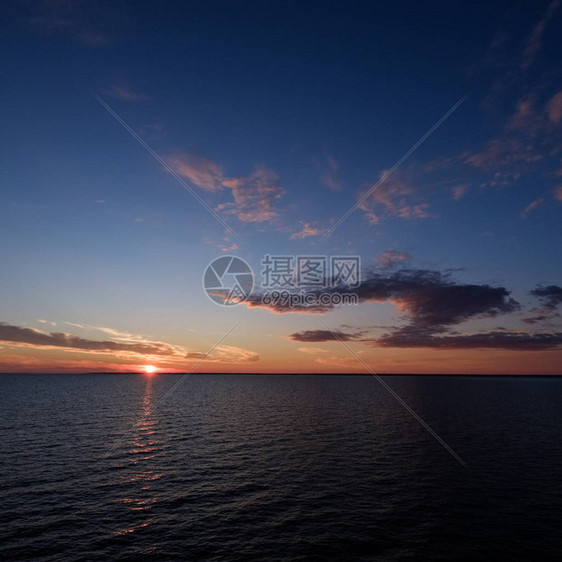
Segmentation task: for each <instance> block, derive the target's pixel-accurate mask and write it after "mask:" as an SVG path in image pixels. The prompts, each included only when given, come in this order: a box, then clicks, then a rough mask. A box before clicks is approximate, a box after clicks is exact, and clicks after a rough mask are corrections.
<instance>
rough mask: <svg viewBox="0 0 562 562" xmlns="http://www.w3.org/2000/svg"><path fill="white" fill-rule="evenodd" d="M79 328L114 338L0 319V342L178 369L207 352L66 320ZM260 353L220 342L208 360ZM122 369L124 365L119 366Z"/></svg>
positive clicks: (252, 357)
mask: <svg viewBox="0 0 562 562" xmlns="http://www.w3.org/2000/svg"><path fill="white" fill-rule="evenodd" d="M66 324H69V325H72V326H74V327H76V328H79V329H93V330H97V331H100V332H102V333H104V334H106V335H108V336H110V337H111V338H112V339H106V340H95V339H90V338H84V337H80V336H76V335H73V334H69V333H66V332H43V331H41V330H35V329H33V328H24V327H21V326H15V325H11V324H7V323H4V322H0V343H2V344H4V345H7V346H13V347H14V348H27V349H37V350H40V349H58V350H61V351H65V352H72V353H88V354H94V355H96V354H98V355H100V357H101V356H106V357H112V358H113V361H114V362H117V363H116V364H118V365H119V364H121V363H122V362H124V364H126V365H130V364H132V363H134V362H139V361H140V362H146V361H156V362H158V364H159V365H162V366H164V367H169V368H174V369H178V368H181V367H182V366H186V365H187V364H188V363H189V362H190V361H191V360H196V359H201V358H202V357H204V356H205V355H206V354H205V353H202V352H197V351H190V350H188V349H187V348H185V347H183V346H180V345H175V344H170V343H166V342H161V341H153V340H150V339H147V338H145V337H143V336H141V335H138V334H130V333H126V332H121V331H119V330H114V329H112V328H107V327H99V326H98V327H94V326H86V325H82V324H78V323H72V322H66ZM259 359H260V356H259V354H257V353H255V352H253V351H250V350H247V349H243V348H240V347H235V346H227V345H222V346H218V347H217V348H216V349H215V350H214V351H213V353H212V354H211V355H210V356H209V357H208V358H207V359H205V361H210V362H216V363H246V362H255V361H259ZM121 367H122V364H121ZM119 370H122V369H119Z"/></svg>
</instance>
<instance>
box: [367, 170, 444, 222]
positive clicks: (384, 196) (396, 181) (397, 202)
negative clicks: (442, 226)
mask: <svg viewBox="0 0 562 562" xmlns="http://www.w3.org/2000/svg"><path fill="white" fill-rule="evenodd" d="M387 176H388V170H383V171H382V172H381V175H380V179H383V178H385V177H387ZM369 189H371V186H369V188H367V189H366V190H365V191H364V192H363V193H362V194H360V198H361V197H363V194H364V193H365V192H368V191H369ZM419 192H420V189H419V187H418V186H417V185H416V184H414V182H412V181H410V180H408V179H406V177H405V176H404V175H400V174H399V173H395V174H393V175H392V176H390V177H389V178H388V179H387V180H385V181H383V183H381V184H380V185H379V187H377V188H376V189H375V190H374V191H373V192H372V193H371V194H370V195H369V197H368V198H367V199H366V200H365V201H362V202H361V203H360V205H359V209H361V210H362V211H364V212H365V216H366V218H367V220H368V221H369V223H370V224H376V223H378V222H379V221H380V220H381V218H382V217H383V216H394V217H400V218H403V219H427V218H430V217H432V216H433V215H432V214H431V213H430V212H429V204H427V203H421V202H416V199H417V200H418V201H419V199H420V194H419Z"/></svg>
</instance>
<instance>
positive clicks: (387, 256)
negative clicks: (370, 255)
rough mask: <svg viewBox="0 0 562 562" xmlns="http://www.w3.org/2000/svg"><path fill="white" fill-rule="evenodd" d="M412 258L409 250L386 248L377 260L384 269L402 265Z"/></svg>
mask: <svg viewBox="0 0 562 562" xmlns="http://www.w3.org/2000/svg"><path fill="white" fill-rule="evenodd" d="M411 259H412V256H411V255H410V254H409V253H408V252H399V251H398V250H385V251H384V252H383V253H382V254H381V255H380V256H379V257H378V258H376V259H375V261H376V262H377V263H378V265H379V266H380V267H381V268H383V269H392V268H393V267H397V266H402V265H404V263H405V262H408V261H410V260H411Z"/></svg>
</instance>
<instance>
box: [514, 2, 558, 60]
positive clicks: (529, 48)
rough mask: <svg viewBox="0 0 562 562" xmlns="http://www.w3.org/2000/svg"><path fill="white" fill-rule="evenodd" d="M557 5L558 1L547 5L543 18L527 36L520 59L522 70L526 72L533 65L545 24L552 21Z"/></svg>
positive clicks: (540, 45)
mask: <svg viewBox="0 0 562 562" xmlns="http://www.w3.org/2000/svg"><path fill="white" fill-rule="evenodd" d="M559 5H560V0H553V2H551V3H550V4H549V6H548V9H547V11H546V14H545V15H544V17H543V18H542V19H541V20H540V21H539V22H538V23H537V25H535V27H534V28H533V30H532V32H531V34H530V35H529V38H528V39H527V42H526V43H525V48H524V50H523V54H522V57H521V68H522V69H523V70H526V69H527V68H529V66H531V65H532V64H533V62H534V60H535V57H536V55H537V53H538V52H539V51H540V49H541V47H542V37H543V34H544V31H545V29H546V24H547V23H548V22H549V21H550V20H551V19H552V17H553V16H554V14H555V12H556V10H557V9H558V6H559Z"/></svg>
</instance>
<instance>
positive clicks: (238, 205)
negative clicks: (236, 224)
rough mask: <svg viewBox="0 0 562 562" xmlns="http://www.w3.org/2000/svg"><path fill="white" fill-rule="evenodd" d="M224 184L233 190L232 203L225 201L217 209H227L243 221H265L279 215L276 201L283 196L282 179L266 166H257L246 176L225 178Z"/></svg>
mask: <svg viewBox="0 0 562 562" xmlns="http://www.w3.org/2000/svg"><path fill="white" fill-rule="evenodd" d="M222 185H224V186H225V187H228V188H229V189H231V190H232V197H233V199H234V201H233V202H232V203H224V204H221V205H219V206H218V207H217V210H225V211H226V212H227V213H230V214H233V215H235V216H236V217H237V218H238V220H240V221H242V222H265V221H270V220H271V219H273V218H275V217H277V216H279V212H278V211H277V210H276V208H275V202H276V201H277V200H278V199H280V198H281V197H282V196H283V193H284V191H283V189H282V188H281V179H280V178H279V176H278V175H277V174H276V173H275V172H274V171H272V170H269V169H268V168H266V167H265V166H257V167H256V168H255V170H254V171H253V172H252V173H251V174H250V175H249V176H246V177H241V178H225V179H224V180H223V182H222Z"/></svg>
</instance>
